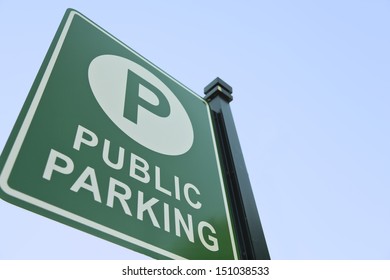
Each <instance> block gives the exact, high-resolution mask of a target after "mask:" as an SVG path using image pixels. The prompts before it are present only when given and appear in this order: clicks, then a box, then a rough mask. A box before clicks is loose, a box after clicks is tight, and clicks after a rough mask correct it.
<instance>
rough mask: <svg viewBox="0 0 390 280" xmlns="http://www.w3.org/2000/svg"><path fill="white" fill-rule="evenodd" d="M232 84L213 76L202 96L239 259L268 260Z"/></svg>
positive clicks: (268, 256)
mask: <svg viewBox="0 0 390 280" xmlns="http://www.w3.org/2000/svg"><path fill="white" fill-rule="evenodd" d="M232 92H233V91H232V87H231V86H229V85H228V84H227V83H226V82H224V81H223V80H221V79H220V78H216V79H215V80H214V81H212V82H211V83H210V84H209V85H208V86H206V87H205V89H204V93H205V95H206V96H205V97H204V99H205V100H207V102H208V103H209V104H210V107H211V110H212V111H213V120H214V125H215V131H216V134H217V138H218V143H219V147H220V154H221V159H222V162H223V167H224V174H225V178H226V182H227V185H228V190H229V192H228V193H229V198H230V202H231V205H232V209H233V216H234V224H235V227H236V230H237V239H238V244H239V249H240V258H241V259H261V260H269V259H270V255H269V252H268V247H267V243H266V240H265V236H264V232H263V228H262V226H261V222H260V218H259V214H258V211H257V208H256V202H255V200H254V196H253V192H252V188H251V184H250V181H249V176H248V173H247V170H246V166H245V161H244V157H243V154H242V151H241V146H240V142H239V139H238V135H237V131H236V128H235V125H234V120H233V115H232V112H231V110H230V106H229V103H230V102H231V101H232V100H233V97H232Z"/></svg>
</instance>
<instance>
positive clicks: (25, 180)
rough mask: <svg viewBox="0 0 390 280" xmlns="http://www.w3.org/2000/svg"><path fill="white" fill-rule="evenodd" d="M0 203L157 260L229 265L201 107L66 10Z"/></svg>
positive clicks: (211, 140)
mask: <svg viewBox="0 0 390 280" xmlns="http://www.w3.org/2000/svg"><path fill="white" fill-rule="evenodd" d="M0 172H1V173H0V187H1V188H0V189H1V191H0V196H1V197H2V198H3V199H5V200H7V201H9V202H11V203H13V204H15V205H18V206H21V207H24V208H26V209H28V210H31V211H34V212H36V213H39V214H41V215H44V216H47V217H49V218H51V219H54V220H57V221H59V222H62V223H65V224H68V225H70V226H72V227H75V228H77V229H80V230H83V231H86V232H89V233H91V234H94V235H96V236H99V237H102V238H104V239H106V240H109V241H112V242H115V243H117V244H119V245H122V246H125V247H128V248H131V249H133V250H136V251H138V252H141V253H144V254H147V255H149V256H152V257H155V258H163V259H166V258H167V259H237V258H238V254H237V249H236V241H235V236H234V230H233V226H232V222H231V219H230V212H229V205H228V202H227V199H226V193H225V184H224V179H223V175H222V171H221V166H220V162H219V158H218V151H217V147H216V140H215V135H214V131H213V126H212V119H211V113H210V109H209V106H208V104H207V102H206V101H204V100H203V99H202V98H200V97H199V96H198V95H196V94H195V93H193V92H192V91H191V90H189V89H188V88H186V87H185V86H183V85H182V84H181V83H179V82H178V81H176V80H175V79H173V78H172V77H170V76H169V75H168V74H166V73H164V72H163V71H162V70H160V69H159V68H157V67H156V66H154V65H153V64H152V63H150V62H149V61H147V60H146V59H145V58H143V57H142V56H140V55H139V54H137V53H136V52H134V51H133V50H131V49H130V48H129V47H127V46H126V45H125V44H123V43H122V42H121V41H119V40H118V39H116V38H114V37H113V36H112V35H110V34H109V33H107V32H106V31H105V30H103V29H102V28H100V27H99V26H97V25H96V24H94V23H93V22H91V21H90V20H89V19H87V18H86V17H85V16H83V15H82V14H80V13H78V12H77V11H75V10H71V9H69V10H68V11H67V12H66V14H65V16H64V19H63V20H62V22H61V25H60V27H59V30H58V31H57V33H56V36H55V38H54V40H53V42H52V44H51V46H50V49H49V51H48V54H47V55H46V57H45V60H44V62H43V64H42V66H41V69H40V71H39V73H38V75H37V77H36V80H35V82H34V84H33V86H32V89H31V91H30V93H29V95H28V98H27V100H26V103H25V105H24V107H23V109H22V111H21V113H20V115H19V118H18V120H17V122H16V125H15V127H14V129H13V131H12V133H11V136H10V138H9V140H8V142H7V145H6V147H5V148H4V151H3V153H2V155H1V161H0Z"/></svg>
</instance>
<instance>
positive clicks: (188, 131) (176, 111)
mask: <svg viewBox="0 0 390 280" xmlns="http://www.w3.org/2000/svg"><path fill="white" fill-rule="evenodd" d="M128 70H130V71H132V72H133V73H134V74H136V75H138V76H139V77H141V78H142V79H144V80H146V81H148V82H149V83H150V84H152V85H153V86H154V87H156V88H157V89H159V90H160V91H161V92H162V93H163V95H164V96H165V97H166V99H167V101H168V103H169V107H170V114H169V115H168V116H167V117H161V116H157V115H156V114H153V113H152V112H150V111H148V110H146V109H145V108H143V107H141V106H139V107H138V119H137V123H133V122H131V121H130V120H129V119H127V118H125V117H124V116H123V112H124V106H125V95H126V84H127V73H128ZM88 79H89V84H90V87H91V89H92V92H93V94H94V96H95V98H96V100H97V102H98V103H99V105H100V107H101V108H102V109H103V111H104V112H105V113H106V115H107V116H108V117H109V118H110V119H111V120H112V121H113V122H114V123H115V124H116V125H117V126H118V127H119V128H120V129H121V130H122V131H123V132H124V133H126V134H127V135H128V136H129V137H131V138H132V139H133V140H135V141H136V142H138V143H139V144H140V145H142V146H144V147H146V148H148V149H150V150H152V151H155V152H157V153H160V154H164V155H171V156H176V155H181V154H184V153H186V152H187V151H188V150H189V149H190V148H191V146H192V143H193V141H194V132H193V128H192V124H191V121H190V118H189V117H188V114H187V112H186V111H185V109H184V107H183V105H182V104H181V103H180V101H179V100H178V99H177V97H176V96H175V95H174V94H173V92H172V91H171V90H170V89H169V88H168V87H167V86H166V85H165V84H164V83H163V82H162V81H161V80H160V79H159V78H157V77H156V76H155V75H154V74H152V73H151V72H150V71H148V70H147V69H145V68H144V67H142V66H141V65H139V64H137V63H135V62H133V61H131V60H129V59H127V58H123V57H120V56H115V55H101V56H98V57H96V58H95V59H93V60H92V62H91V63H90V65H89V68H88ZM151 98H153V96H150V97H149V99H151Z"/></svg>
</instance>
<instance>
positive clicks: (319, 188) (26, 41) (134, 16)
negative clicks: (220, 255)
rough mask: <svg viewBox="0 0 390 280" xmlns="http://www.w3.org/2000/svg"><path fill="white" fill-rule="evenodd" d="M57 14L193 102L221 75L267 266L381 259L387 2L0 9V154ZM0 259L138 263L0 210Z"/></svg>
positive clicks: (386, 210) (386, 213) (387, 129)
mask: <svg viewBox="0 0 390 280" xmlns="http://www.w3.org/2000/svg"><path fill="white" fill-rule="evenodd" d="M67 8H74V9H76V10H78V11H80V12H81V13H83V14H84V15H86V16H87V17H89V18H90V19H91V20H93V21H94V22H96V23H97V24H99V25H100V26H101V27H103V28H104V29H105V30H107V31H108V32H110V33H111V34H113V35H114V36H116V37H117V38H118V39H120V40H121V41H123V42H124V43H125V44H127V45H128V46H130V47H131V48H132V49H134V50H136V51H137V52H139V53H140V54H141V55H143V56H144V57H146V58H147V59H149V60H150V61H152V62H153V63H154V64H156V65H157V66H159V67H161V68H162V69H164V70H165V71H166V72H167V73H169V74H170V75H172V76H173V77H175V78H176V79H177V80H179V81H181V82H182V83H183V84H185V85H186V86H188V87H189V88H191V89H192V90H194V91H195V92H197V93H198V94H199V95H203V88H204V87H205V86H206V85H207V84H208V83H209V82H211V81H212V80H213V79H214V78H215V77H217V76H219V77H221V78H222V79H223V80H225V81H226V82H227V83H229V84H230V85H231V86H232V87H233V96H234V101H233V102H232V103H231V108H232V111H233V114H234V118H235V122H236V126H237V130H238V133H239V136H240V141H241V146H242V150H243V153H244V157H245V160H246V165H247V169H248V172H249V176H250V179H251V183H252V188H253V191H254V194H255V199H256V203H257V207H258V210H259V214H260V218H261V221H262V224H263V229H264V232H265V235H266V238H267V243H268V247H269V251H270V254H271V257H272V258H273V259H390V241H389V238H388V237H389V236H390V223H389V217H390V203H389V199H390V172H389V167H390V145H389V143H390V126H389V120H390V110H389V109H388V108H389V104H390V79H389V74H390V52H389V50H390V36H389V35H390V34H389V26H390V17H389V16H388V15H389V12H390V1H388V0H381V1H380V0H373V1H347V0H343V1H333V0H331V1H322V0H321V1H301V0H298V1H244V2H243V1H241V2H238V1H186V2H184V1H164V2H161V1H109V2H105V3H103V1H102V2H98V3H96V1H83V2H80V1H55V2H49V3H48V2H47V1H33V2H30V1H24V2H23V3H21V2H20V1H7V2H6V1H0V31H1V36H2V40H1V41H2V44H1V45H0V50H1V51H0V58H1V62H2V63H1V65H2V67H0V77H1V87H2V90H1V92H0V149H2V148H3V146H4V145H5V142H6V140H7V138H8V136H9V134H10V131H11V129H12V127H13V125H14V123H15V120H16V118H17V116H18V114H19V111H20V109H21V106H22V105H23V102H24V100H25V98H26V96H27V94H28V92H29V89H30V87H31V85H32V83H33V80H34V78H35V76H36V74H37V72H38V69H39V67H40V65H41V63H42V61H43V58H44V56H45V54H46V51H47V49H48V47H49V45H50V42H51V40H52V39H53V36H54V34H55V32H56V30H57V27H58V25H59V23H60V21H61V19H62V16H63V14H64V13H65V10H66V9H67ZM0 220H1V222H2V226H1V230H0V242H1V250H0V259H140V258H145V257H144V256H141V255H139V254H137V253H135V252H132V251H129V250H127V249H125V248H121V247H119V246H117V245H115V244H111V243H109V242H107V241H104V240H100V239H98V238H96V237H94V236H91V235H89V234H86V233H83V232H80V231H78V230H76V229H73V228H70V227H67V226H65V225H62V224H60V223H58V222H55V221H51V220H49V219H46V218H44V217H40V216H38V215H36V214H34V213H31V212H28V211H26V210H24V209H21V208H18V207H16V206H13V205H11V204H8V203H6V202H5V201H0Z"/></svg>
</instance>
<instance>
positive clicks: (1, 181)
mask: <svg viewBox="0 0 390 280" xmlns="http://www.w3.org/2000/svg"><path fill="white" fill-rule="evenodd" d="M76 15H77V16H79V17H81V18H82V19H84V20H85V21H87V22H88V23H89V24H91V25H92V26H94V27H95V28H97V29H98V30H100V31H101V32H103V33H104V34H106V35H107V36H109V37H110V38H111V39H113V40H114V41H116V42H117V43H119V44H120V45H122V46H123V47H125V48H126V49H127V50H129V51H130V52H132V53H133V54H135V55H136V56H138V57H139V58H141V59H142V60H143V61H144V62H146V63H148V64H149V65H151V66H152V67H154V68H156V69H157V70H158V71H160V72H161V73H163V74H164V75H166V76H168V77H169V78H170V79H172V80H173V81H174V82H176V83H177V84H178V85H180V86H181V87H183V88H185V89H186V90H187V91H188V92H190V93H192V94H193V95H194V96H196V97H197V98H199V100H201V101H202V102H203V103H204V104H205V105H206V108H207V113H208V119H209V124H210V126H209V127H210V130H211V135H212V140H213V146H214V151H215V157H216V161H217V165H218V173H219V179H220V183H221V191H222V197H223V202H224V207H225V213H226V218H227V223H228V228H229V235H230V240H231V243H232V249H233V256H234V259H238V254H237V247H236V243H235V235H234V231H233V227H232V222H231V217H230V211H229V205H228V202H227V197H226V190H225V186H224V184H225V182H224V179H223V176H222V168H221V164H220V159H219V155H218V148H217V144H216V138H215V134H214V129H213V122H212V119H211V112H210V107H209V104H208V103H207V102H206V101H205V100H204V99H202V98H201V97H200V96H198V95H197V94H196V93H194V92H193V91H192V90H190V89H189V88H187V87H186V86H184V85H183V84H181V83H180V82H179V81H177V80H176V79H174V78H173V77H172V76H170V75H169V74H167V73H165V72H164V71H163V70H161V69H160V68H159V67H157V66H156V65H154V64H153V63H151V62H150V61H148V60H147V59H145V58H144V57H143V56H141V55H139V54H138V53H136V52H135V51H134V50H132V49H131V48H129V47H128V46H127V45H125V44H124V43H123V42H121V41H120V40H118V39H117V38H115V37H114V36H113V35H111V34H110V33H108V32H107V31H105V30H104V29H103V28H101V27H100V26H99V25H97V24H95V23H94V22H92V21H91V20H89V19H88V18H87V17H85V16H84V15H83V14H81V13H79V12H78V11H76V10H74V9H67V11H66V13H65V16H64V18H63V22H61V25H60V27H59V29H58V30H57V33H56V35H55V38H54V39H53V41H52V45H51V46H50V48H49V50H48V52H47V54H46V57H45V60H44V62H43V63H42V66H41V69H40V70H39V72H38V74H37V76H36V78H35V79H36V80H35V81H34V84H33V86H32V88H31V90H30V93H29V96H28V97H27V99H26V102H25V104H24V106H23V108H22V111H21V113H20V115H19V117H18V119H17V122H16V124H15V126H14V128H13V129H12V132H11V136H10V137H9V140H8V142H10V141H11V138H15V141H14V142H13V143H8V142H7V143H6V145H5V148H4V150H3V154H4V153H5V152H6V151H7V150H8V149H7V148H8V146H11V147H10V148H9V153H8V154H7V157H6V158H5V159H4V165H3V169H2V171H1V173H0V188H1V189H2V190H3V191H4V193H6V194H7V195H9V196H10V197H12V198H13V199H14V198H16V199H17V200H16V201H15V200H13V199H12V200H13V201H9V202H11V203H13V204H16V205H18V206H21V205H19V204H18V203H17V202H19V201H23V203H27V204H28V205H29V206H31V205H33V206H36V207H38V208H40V209H41V210H44V211H45V214H44V216H47V214H46V213H54V214H57V215H59V216H61V217H63V218H66V219H67V221H73V222H77V223H78V224H81V225H84V226H87V227H88V228H90V229H94V230H97V231H99V232H102V233H104V234H107V235H108V236H112V237H115V238H118V239H120V240H122V241H125V242H127V243H130V244H132V245H136V246H139V247H141V248H143V249H147V250H149V251H152V252H154V253H157V254H159V255H162V256H165V257H167V258H171V259H185V258H184V257H182V256H180V255H177V254H175V253H172V252H170V251H167V250H164V249H161V248H159V247H157V246H155V245H151V244H149V243H147V242H144V241H142V240H139V239H137V238H134V237H132V236H129V235H126V234H124V233H122V232H119V231H116V230H113V229H111V228H109V227H106V226H104V225H101V224H99V223H96V222H94V221H91V220H89V219H86V218H84V217H82V216H79V215H76V214H74V213H71V212H69V211H66V210H63V209H61V208H59V207H57V206H54V205H51V204H50V203H47V202H44V201H42V200H39V199H37V198H35V197H32V196H29V195H26V194H24V193H22V192H20V191H17V190H15V189H13V188H12V187H11V186H9V185H8V179H9V176H10V174H11V171H12V169H13V166H14V164H15V162H16V159H17V157H18V154H19V151H20V148H21V146H22V144H23V142H24V139H25V137H26V134H27V131H28V130H29V127H30V124H31V122H32V119H33V117H34V114H35V112H36V110H37V108H38V106H39V102H40V100H41V98H42V95H43V93H44V91H45V88H46V84H47V82H48V81H49V78H50V74H51V72H52V70H53V68H54V65H55V63H56V60H57V57H58V55H59V53H60V51H61V48H62V45H63V43H64V41H65V38H66V36H67V33H68V30H69V28H70V26H71V23H72V21H73V18H74V17H75V16H76ZM61 27H62V29H61ZM56 39H57V40H56ZM47 60H48V61H47ZM42 72H43V73H42ZM36 84H38V85H36ZM35 88H36V90H35ZM30 95H32V97H31V99H32V100H31V101H30ZM24 111H26V113H25V114H23V113H24ZM19 122H21V124H20V125H18V123H19ZM14 134H16V135H15V136H14V137H12V136H13V135H14ZM2 156H4V157H5V155H2ZM2 161H3V160H2ZM2 198H3V199H5V200H7V201H8V198H4V197H2ZM22 207H23V208H27V209H28V207H25V206H22ZM29 210H30V209H29ZM34 212H37V211H34ZM39 214H41V213H39ZM54 220H56V221H59V219H54ZM67 224H68V225H69V223H67ZM72 227H74V226H72ZM74 228H75V227H74ZM76 229H79V228H77V227H76ZM87 232H88V233H91V232H90V231H87ZM94 235H96V234H94ZM99 237H101V236H99ZM104 239H106V238H104ZM114 243H115V242H114Z"/></svg>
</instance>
